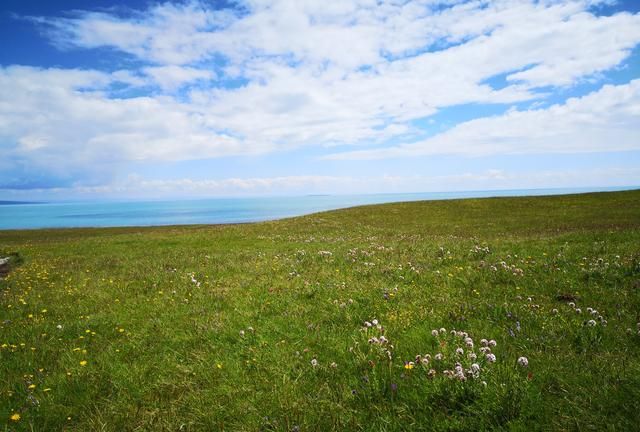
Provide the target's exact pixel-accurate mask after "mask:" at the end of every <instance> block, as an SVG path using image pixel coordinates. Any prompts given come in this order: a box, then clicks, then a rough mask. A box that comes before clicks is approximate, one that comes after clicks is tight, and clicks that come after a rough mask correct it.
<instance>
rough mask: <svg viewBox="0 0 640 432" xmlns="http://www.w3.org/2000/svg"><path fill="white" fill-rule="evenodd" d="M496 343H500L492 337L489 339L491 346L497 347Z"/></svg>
mask: <svg viewBox="0 0 640 432" xmlns="http://www.w3.org/2000/svg"><path fill="white" fill-rule="evenodd" d="M496 345H498V343H497V342H496V341H494V340H493V339H491V340H490V341H489V346H490V347H495V346H496Z"/></svg>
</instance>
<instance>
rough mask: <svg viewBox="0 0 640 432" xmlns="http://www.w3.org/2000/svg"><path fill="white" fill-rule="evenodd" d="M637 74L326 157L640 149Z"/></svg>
mask: <svg viewBox="0 0 640 432" xmlns="http://www.w3.org/2000/svg"><path fill="white" fill-rule="evenodd" d="M639 137H640V80H634V81H631V82H630V83H629V84H624V85H617V86H614V85H606V86H604V87H602V88H601V89H600V90H598V91H595V92H593V93H591V94H588V95H586V96H583V97H580V98H572V99H569V100H567V101H566V103H563V104H558V105H553V106H551V107H549V108H546V109H534V110H527V111H518V110H510V111H508V112H507V113H506V114H504V115H500V116H494V117H486V118H479V119H475V120H471V121H468V122H464V123H460V124H458V125H456V126H455V127H453V128H452V129H450V130H449V131H447V132H444V133H441V134H439V135H436V136H434V137H431V138H429V139H426V140H422V141H419V142H416V143H410V144H404V145H399V146H394V147H390V148H384V149H375V150H361V151H354V152H344V153H336V154H333V155H331V156H328V158H329V159H340V160H349V159H384V158H390V157H414V156H424V155H434V154H462V155H468V156H480V155H490V154H533V153H583V152H607V151H627V150H640V139H639Z"/></svg>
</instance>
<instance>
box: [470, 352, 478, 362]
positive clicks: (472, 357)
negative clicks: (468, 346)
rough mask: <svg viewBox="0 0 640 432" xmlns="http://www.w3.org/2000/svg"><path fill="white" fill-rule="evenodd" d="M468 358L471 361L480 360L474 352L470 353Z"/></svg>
mask: <svg viewBox="0 0 640 432" xmlns="http://www.w3.org/2000/svg"><path fill="white" fill-rule="evenodd" d="M468 357H469V360H471V361H474V360H476V359H477V358H478V356H477V355H476V353H474V352H470V353H469V355H468Z"/></svg>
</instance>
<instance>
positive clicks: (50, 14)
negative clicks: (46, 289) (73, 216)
mask: <svg viewBox="0 0 640 432" xmlns="http://www.w3.org/2000/svg"><path fill="white" fill-rule="evenodd" d="M0 40H2V41H3V49H2V50H0V150H1V151H2V154H3V158H2V159H0V199H8V200H14V199H37V200H42V199H47V200H57V199H59V200H65V199H85V198H86V199H96V198H109V199H114V198H115V199H117V198H123V199H125V198H126V199H128V198H149V199H155V198H176V197H185V198H187V197H189V198H191V197H217V196H246V195H250V196H256V195H297V194H311V193H333V194H335V193H378V192H429V191H452V190H487V189H519V188H550V187H595V186H632V185H640V2H637V1H626V2H625V1H617V2H616V1H611V0H564V1H561V0H536V1H532V0H496V1H482V0H474V1H462V0H414V1H411V0H409V1H407V0H403V1H398V0H389V1H372V0H351V1H347V0H344V1H335V2H334V1H329V2H327V1H326V0H323V1H319V0H300V1H291V0H271V1H266V0H237V1H227V2H222V1H204V0H202V1H195V0H194V1H181V2H162V1H160V2H151V1H126V2H125V1H106V0H102V1H86V0H84V1H80V0H78V1H71V0H68V1H64V2H51V1H28V0H20V1H18V0H5V1H3V2H2V4H1V5H0Z"/></svg>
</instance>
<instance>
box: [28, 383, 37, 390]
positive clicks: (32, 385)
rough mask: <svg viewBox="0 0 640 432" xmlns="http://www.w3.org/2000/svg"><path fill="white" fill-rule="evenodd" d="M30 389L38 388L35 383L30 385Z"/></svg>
mask: <svg viewBox="0 0 640 432" xmlns="http://www.w3.org/2000/svg"><path fill="white" fill-rule="evenodd" d="M27 388H28V389H29V390H33V389H34V388H36V385H35V384H31V385H30V386H29V387H27Z"/></svg>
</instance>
